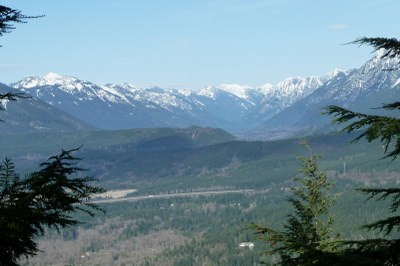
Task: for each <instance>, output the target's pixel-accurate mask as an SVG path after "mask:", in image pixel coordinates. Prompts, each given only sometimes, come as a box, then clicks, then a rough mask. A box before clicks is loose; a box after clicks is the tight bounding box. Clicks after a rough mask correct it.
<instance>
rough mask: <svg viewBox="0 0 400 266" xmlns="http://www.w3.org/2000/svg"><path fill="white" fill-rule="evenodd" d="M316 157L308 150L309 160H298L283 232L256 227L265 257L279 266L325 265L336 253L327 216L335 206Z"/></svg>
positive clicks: (332, 219)
mask: <svg viewBox="0 0 400 266" xmlns="http://www.w3.org/2000/svg"><path fill="white" fill-rule="evenodd" d="M307 147H308V146H307ZM308 148H309V147H308ZM309 150H310V149H309ZM318 157H319V156H318V155H316V154H314V153H313V152H312V151H311V150H310V157H300V158H299V161H300V162H301V167H300V170H299V172H300V174H301V177H296V178H295V179H294V181H296V182H297V183H298V184H299V186H298V187H295V188H292V193H293V196H292V197H290V198H289V200H288V201H289V203H290V204H291V205H292V207H293V208H294V214H290V215H289V216H288V217H287V220H286V223H285V224H284V230H283V231H277V230H274V229H271V228H269V227H264V226H259V225H257V226H256V232H257V234H258V235H260V237H261V239H263V240H265V241H266V242H267V243H268V244H269V245H270V246H271V247H272V249H271V250H269V251H268V252H267V254H269V255H279V257H280V262H279V264H280V265H326V264H327V262H328V261H331V260H332V258H333V257H334V254H331V253H332V252H334V251H336V249H337V246H338V240H339V237H338V236H337V235H336V236H334V235H333V229H332V223H333V221H334V218H333V216H328V210H329V208H330V207H331V206H332V205H333V203H334V200H333V198H332V197H331V196H329V195H328V192H329V190H330V189H331V187H332V184H331V183H329V182H328V181H327V175H326V173H325V172H322V171H320V170H319V168H318V164H317V159H318Z"/></svg>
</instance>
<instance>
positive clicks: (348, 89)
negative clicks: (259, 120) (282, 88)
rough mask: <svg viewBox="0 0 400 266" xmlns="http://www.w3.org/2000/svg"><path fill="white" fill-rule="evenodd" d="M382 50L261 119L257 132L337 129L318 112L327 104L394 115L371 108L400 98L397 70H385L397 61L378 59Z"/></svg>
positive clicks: (288, 133)
mask: <svg viewBox="0 0 400 266" xmlns="http://www.w3.org/2000/svg"><path fill="white" fill-rule="evenodd" d="M382 53H383V51H381V52H379V53H377V54H376V55H375V56H374V57H373V58H372V59H371V60H369V61H368V62H366V63H365V64H364V65H363V66H362V67H360V68H358V69H354V70H350V71H345V72H339V73H337V74H335V75H333V76H334V77H333V78H331V79H328V80H327V81H326V82H325V83H324V84H323V85H322V86H320V87H319V88H317V89H316V90H314V91H313V92H312V93H311V94H310V95H309V96H307V97H305V98H303V99H301V100H299V101H297V102H296V103H294V104H292V105H291V106H289V107H287V108H286V109H284V110H283V111H282V112H280V113H278V114H276V115H275V116H273V117H271V118H270V119H268V120H267V121H264V123H263V126H262V127H260V128H259V134H260V135H263V136H264V137H267V138H274V137H279V138H282V137H287V136H293V135H294V134H298V133H300V134H303V135H310V134H312V133H321V132H328V131H332V130H334V129H336V128H337V127H333V125H331V124H330V120H331V119H332V117H328V116H325V115H322V114H321V113H322V111H323V107H325V106H328V105H338V106H342V107H345V108H350V109H351V110H354V111H359V112H365V113H371V114H372V113H374V114H386V115H393V114H394V112H391V113H384V112H383V110H379V109H372V108H375V107H380V106H381V105H382V104H383V103H391V102H393V101H396V100H399V99H400V86H399V84H400V73H399V71H388V70H389V69H393V68H396V67H397V66H398V64H399V62H400V60H399V59H396V58H391V59H390V58H385V59H381V55H382Z"/></svg>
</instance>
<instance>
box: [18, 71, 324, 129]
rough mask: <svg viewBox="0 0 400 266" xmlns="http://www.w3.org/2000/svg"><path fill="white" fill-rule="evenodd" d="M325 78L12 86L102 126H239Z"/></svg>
mask: <svg viewBox="0 0 400 266" xmlns="http://www.w3.org/2000/svg"><path fill="white" fill-rule="evenodd" d="M321 83H322V79H320V78H316V77H312V78H290V79H287V80H285V81H283V82H281V83H279V84H277V85H265V86H263V87H260V88H250V87H248V86H240V85H237V84H222V85H220V86H209V87H205V88H203V89H200V90H197V91H195V90H174V89H163V88H158V87H154V88H136V87H134V86H132V85H129V84H106V85H102V86H99V85H96V84H94V83H91V82H88V81H83V80H79V79H78V78H74V77H65V76H60V75H58V74H54V73H49V74H48V75H46V76H44V77H35V76H31V77H27V78H25V79H24V80H21V81H19V82H17V83H14V84H12V86H13V87H14V88H18V89H22V90H24V91H26V92H27V93H28V94H30V95H32V96H33V97H35V98H38V99H41V100H43V101H46V102H47V103H49V104H51V105H53V106H55V107H57V108H60V109H62V110H63V111H65V112H67V113H70V114H72V115H75V116H77V117H79V118H80V119H82V120H83V121H86V122H87V123H90V124H94V125H96V126H97V127H99V128H103V129H121V128H141V127H187V126H191V125H199V126H210V127H221V128H224V129H226V130H229V131H231V132H238V131H244V130H248V129H249V128H254V127H256V126H257V125H258V124H259V123H260V119H261V120H263V119H266V118H268V117H270V116H272V115H273V114H275V113H276V112H277V111H279V110H281V109H283V108H285V107H287V106H289V105H290V104H293V103H294V102H296V101H298V100H300V99H302V98H304V97H306V96H307V95H309V94H310V93H311V92H312V91H313V90H315V89H316V88H317V87H318V85H320V84H321Z"/></svg>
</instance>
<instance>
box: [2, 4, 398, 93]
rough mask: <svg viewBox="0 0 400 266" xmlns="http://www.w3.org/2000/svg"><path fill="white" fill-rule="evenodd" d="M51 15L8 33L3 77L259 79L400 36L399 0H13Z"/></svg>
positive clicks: (361, 58)
mask: <svg viewBox="0 0 400 266" xmlns="http://www.w3.org/2000/svg"><path fill="white" fill-rule="evenodd" d="M1 4H2V5H6V6H10V7H12V8H16V9H19V10H21V11H22V12H23V13H24V14H27V15H40V14H44V15H45V17H44V18H40V19H35V20H30V21H28V23H26V24H18V25H17V28H16V30H14V31H13V32H12V33H10V34H6V35H3V37H2V38H0V44H1V45H3V47H2V48H0V58H1V60H0V82H3V83H10V82H14V81H17V80H19V79H21V78H22V77H24V76H26V75H31V74H36V75H44V74H46V73H48V72H56V73H59V74H63V75H71V76H76V77H79V78H81V79H85V80H90V81H93V82H96V83H100V84H104V83H107V82H129V83H131V84H134V85H137V86H141V87H147V86H154V85H157V86H161V87H169V88H171V87H174V88H193V89H196V88H201V87H204V86H207V85H217V84H221V83H238V84H241V85H250V86H260V85H263V84H265V83H277V82H279V81H281V80H283V79H285V78H287V77H291V76H312V75H323V74H324V73H326V72H328V71H331V70H333V69H335V68H341V69H348V68H354V67H359V66H361V65H362V64H363V63H364V62H365V61H366V60H368V59H369V58H370V57H371V56H372V55H371V51H372V49H371V48H370V47H361V48H359V47H357V46H356V45H343V44H344V43H347V42H350V41H352V40H354V39H356V38H359V37H362V36H368V37H381V36H382V37H400V36H399V28H398V26H399V25H400V16H399V15H398V12H399V11H400V1H398V0H334V1H333V0H329V1H328V0H180V1H179V0H112V1H111V0H108V1H105V0H68V1H54V0H35V1H27V0H14V1H2V2H1Z"/></svg>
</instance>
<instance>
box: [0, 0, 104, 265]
mask: <svg viewBox="0 0 400 266" xmlns="http://www.w3.org/2000/svg"><path fill="white" fill-rule="evenodd" d="M38 17H40V16H34V17H33V16H26V15H23V14H21V12H20V11H19V10H15V9H12V8H9V7H6V6H3V5H0V36H2V35H3V34H5V33H9V32H11V31H12V30H13V29H15V26H14V24H15V23H25V22H26V20H27V19H31V18H38ZM21 98H29V97H28V96H26V95H25V94H24V93H14V92H8V93H2V94H0V100H8V101H16V100H18V99H21ZM0 109H1V107H0ZM77 150H78V149H74V150H68V151H64V150H62V151H61V153H60V154H59V155H57V156H52V157H50V158H49V159H48V161H46V162H44V163H42V164H41V165H40V167H41V169H40V170H39V171H37V172H33V173H31V174H30V175H28V176H26V177H25V178H20V177H19V175H18V174H17V173H16V172H15V169H14V165H13V163H12V161H11V160H9V159H5V161H4V162H2V163H1V164H0V265H17V261H18V259H19V258H20V257H21V256H30V255H35V254H36V253H37V252H38V251H39V250H38V247H37V243H36V240H37V239H36V237H37V236H40V235H42V234H43V233H44V231H45V228H46V227H50V228H51V227H53V228H56V229H59V228H62V227H66V226H70V225H74V224H77V223H79V221H78V220H77V219H76V218H74V217H73V216H72V214H73V213H75V212H77V211H82V212H85V213H87V214H89V215H91V216H93V215H94V211H96V210H101V209H100V208H99V206H97V205H96V204H93V203H92V202H91V198H92V196H93V195H94V194H97V193H101V192H104V189H102V188H100V187H96V186H92V185H91V183H92V182H93V181H96V179H94V178H93V177H89V176H74V175H75V174H76V173H79V172H81V171H83V169H81V168H80V167H78V166H77V163H78V161H79V158H76V157H74V156H73V155H72V153H73V152H75V151H77Z"/></svg>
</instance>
